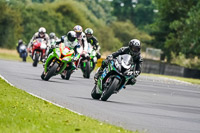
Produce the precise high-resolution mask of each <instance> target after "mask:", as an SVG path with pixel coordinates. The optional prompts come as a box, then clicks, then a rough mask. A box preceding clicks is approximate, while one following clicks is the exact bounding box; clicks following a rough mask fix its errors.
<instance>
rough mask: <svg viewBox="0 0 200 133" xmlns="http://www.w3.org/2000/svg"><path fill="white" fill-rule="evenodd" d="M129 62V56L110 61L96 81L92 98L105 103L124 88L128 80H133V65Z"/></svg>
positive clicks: (121, 56)
mask: <svg viewBox="0 0 200 133" xmlns="http://www.w3.org/2000/svg"><path fill="white" fill-rule="evenodd" d="M130 61H131V56H130V55H127V54H125V55H120V56H118V57H117V58H116V59H113V60H110V61H109V63H108V66H107V67H106V68H105V69H104V70H103V74H102V75H101V76H100V77H99V78H98V79H97V82H96V84H95V86H94V88H93V90H92V92H91V96H92V98H93V99H100V100H102V101H106V100H107V99H108V98H109V97H110V96H111V95H112V94H114V93H118V92H119V91H120V90H121V89H122V88H125V86H126V84H127V82H128V81H129V79H131V78H134V74H133V71H132V70H134V65H131V64H130Z"/></svg>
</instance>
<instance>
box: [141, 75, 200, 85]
mask: <svg viewBox="0 0 200 133" xmlns="http://www.w3.org/2000/svg"><path fill="white" fill-rule="evenodd" d="M141 75H145V76H156V77H164V78H170V79H176V80H180V81H185V82H189V83H192V84H200V79H193V78H184V77H176V76H167V75H160V74H148V73H142V74H141Z"/></svg>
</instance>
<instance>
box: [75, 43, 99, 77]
mask: <svg viewBox="0 0 200 133" xmlns="http://www.w3.org/2000/svg"><path fill="white" fill-rule="evenodd" d="M79 63H80V68H81V71H82V72H83V77H84V78H88V79H89V78H90V73H91V72H92V71H93V70H94V68H95V65H96V63H97V57H96V51H95V50H94V49H93V48H92V46H91V44H89V46H88V51H87V52H83V53H82V54H81V58H80V60H79ZM79 63H78V64H79Z"/></svg>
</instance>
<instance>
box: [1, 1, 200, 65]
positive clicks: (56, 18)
mask: <svg viewBox="0 0 200 133" xmlns="http://www.w3.org/2000/svg"><path fill="white" fill-rule="evenodd" d="M0 12H1V16H0V47H4V48H15V45H16V43H17V40H19V39H21V38H22V39H23V40H24V41H25V42H26V43H28V42H29V40H30V39H31V37H32V35H33V34H34V33H35V32H37V30H38V29H39V27H41V26H44V27H45V28H46V29H47V32H48V33H50V32H55V33H56V35H57V36H58V37H60V36H61V35H64V34H66V33H67V32H68V31H69V30H72V29H73V27H74V26H75V25H77V24H79V25H81V26H82V27H83V28H84V29H85V28H87V27H90V28H93V29H94V35H95V36H96V37H97V38H98V40H99V42H100V45H101V48H102V51H111V52H113V51H115V50H117V49H119V48H120V47H122V46H127V43H128V42H129V40H130V39H132V38H138V39H140V40H141V42H142V48H143V50H145V48H146V47H147V46H148V47H155V48H160V49H162V51H163V52H164V55H165V57H166V59H167V61H168V62H176V63H177V64H180V63H178V62H180V61H174V58H175V57H176V56H181V57H183V56H184V59H185V60H187V61H188V60H191V61H193V60H194V59H199V58H200V30H199V27H200V1H199V0H192V1H191V0H181V1H180V0H112V1H111V0H0ZM179 59H183V58H179ZM193 66H196V67H195V68H197V67H198V66H200V64H199V63H197V64H196V65H191V67H193Z"/></svg>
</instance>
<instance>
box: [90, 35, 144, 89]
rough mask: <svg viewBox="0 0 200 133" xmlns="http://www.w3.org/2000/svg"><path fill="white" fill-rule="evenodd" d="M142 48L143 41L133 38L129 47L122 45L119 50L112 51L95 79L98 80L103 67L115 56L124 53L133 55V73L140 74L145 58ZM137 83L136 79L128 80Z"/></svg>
mask: <svg viewBox="0 0 200 133" xmlns="http://www.w3.org/2000/svg"><path fill="white" fill-rule="evenodd" d="M140 49H141V43H140V41H139V40H138V39H132V40H130V42H129V43H128V47H122V48H120V49H119V50H118V51H117V52H114V53H112V54H111V55H109V56H108V57H107V58H106V59H105V60H104V61H103V62H102V65H101V67H100V68H99V70H98V71H97V73H96V74H95V76H94V79H95V81H97V80H98V78H99V77H100V76H101V75H102V73H103V69H104V68H105V67H106V66H107V65H108V63H109V61H110V60H112V59H113V58H116V57H117V56H119V55H123V54H130V55H131V56H132V61H131V64H132V65H135V70H133V74H134V76H135V77H137V76H138V75H140V73H141V68H142V62H143V58H142V57H141V55H140ZM135 83H136V79H135V78H132V79H130V80H129V81H128V83H127V84H132V85H134V84H135Z"/></svg>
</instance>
